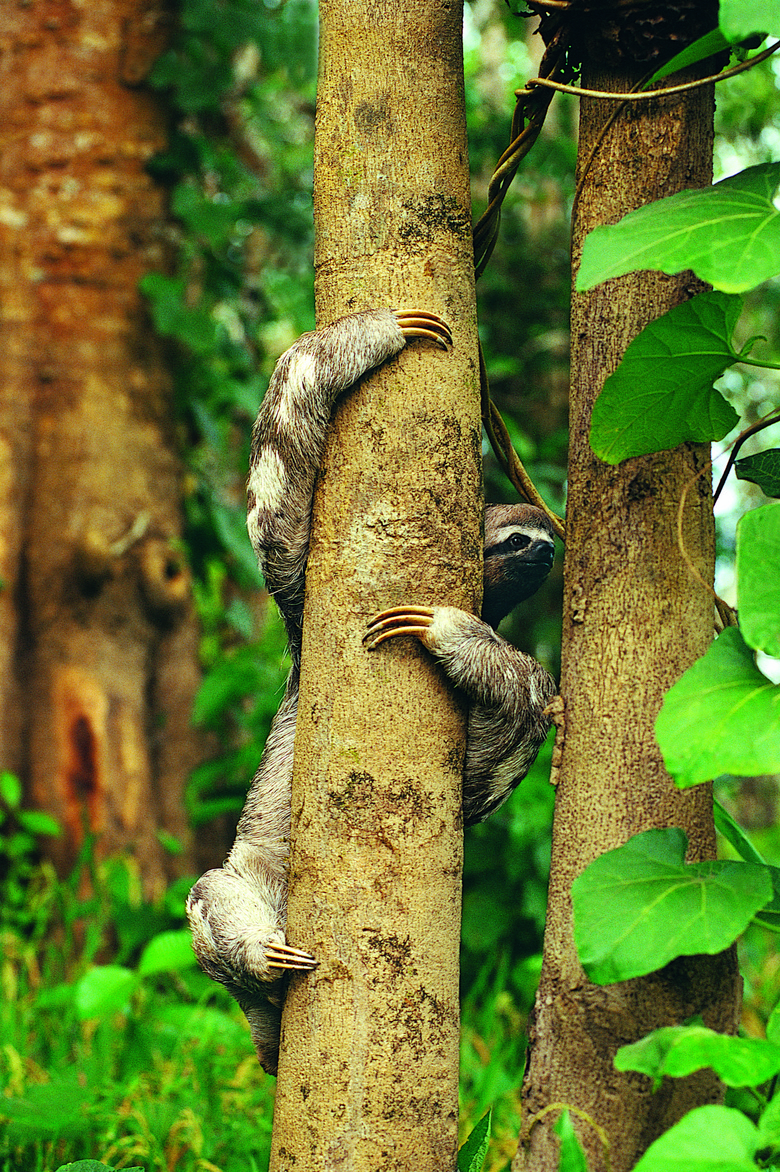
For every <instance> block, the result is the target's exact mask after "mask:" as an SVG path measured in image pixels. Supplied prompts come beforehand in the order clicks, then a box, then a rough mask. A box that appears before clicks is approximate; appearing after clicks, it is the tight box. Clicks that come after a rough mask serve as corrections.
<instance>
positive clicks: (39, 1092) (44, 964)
mask: <svg viewBox="0 0 780 1172" xmlns="http://www.w3.org/2000/svg"><path fill="white" fill-rule="evenodd" d="M87 876H88V877H89V884H90V886H91V888H92V891H91V894H90V895H89V896H88V897H83V896H80V895H79V891H80V890H81V889H82V888H83V887H84V886H85V880H86V878H87ZM46 882H47V887H48V891H47V898H46V899H45V901H44V900H40V901H39V906H38V910H37V923H36V934H35V936H32V937H31V936H30V934H29V933H28V932H24V931H16V930H12V929H11V928H5V929H4V930H3V932H2V960H1V961H0V982H1V983H2V988H3V997H2V998H0V1081H2V1084H3V1087H4V1095H3V1096H2V1097H1V1098H0V1168H1V1169H3V1170H4V1172H16V1170H17V1169H20V1168H24V1169H25V1172H28V1170H29V1172H48V1170H49V1169H51V1168H58V1167H59V1165H60V1164H62V1163H64V1162H66V1161H68V1160H71V1161H75V1162H76V1166H80V1164H81V1162H82V1161H85V1162H86V1164H85V1167H98V1166H102V1165H100V1164H98V1163H96V1162H95V1161H97V1160H103V1161H105V1163H106V1164H107V1165H109V1167H123V1168H126V1167H128V1166H129V1165H133V1166H138V1165H139V1162H140V1166H142V1167H143V1169H144V1172H152V1170H154V1169H159V1170H160V1172H163V1170H165V1169H168V1168H170V1167H173V1166H175V1167H176V1168H177V1169H179V1170H180V1172H199V1170H200V1169H202V1168H204V1167H207V1166H211V1167H219V1168H220V1169H221V1170H223V1172H239V1170H240V1172H244V1170H245V1169H246V1168H247V1166H249V1167H252V1161H253V1160H254V1166H255V1167H256V1168H261V1167H262V1166H263V1165H264V1164H265V1163H266V1162H267V1158H268V1151H269V1144H270V1127H271V1109H272V1100H273V1080H271V1079H269V1078H268V1077H267V1076H265V1075H264V1074H263V1072H262V1071H261V1070H260V1067H259V1066H258V1064H257V1062H256V1059H255V1057H254V1052H253V1050H252V1045H251V1040H250V1037H249V1031H248V1027H247V1025H246V1022H245V1020H244V1018H243V1015H242V1014H241V1013H240V1011H239V1010H238V1007H237V1006H235V1004H234V1003H233V1002H232V999H231V998H230V997H229V996H228V995H227V994H226V993H225V992H224V990H222V989H221V988H220V987H219V986H217V985H215V984H214V983H213V982H212V981H210V980H209V979H208V978H207V977H206V976H205V974H203V973H201V972H199V971H198V970H197V969H196V968H195V967H194V957H193V954H192V949H191V943H190V937H189V932H188V931H187V930H186V929H185V928H184V927H183V921H184V893H185V891H186V889H187V888H188V887H189V885H190V882H191V880H186V881H184V882H182V883H180V884H177V885H175V886H174V887H173V888H171V889H170V891H169V892H168V893H166V895H165V897H164V898H163V899H162V900H161V901H160V902H159V903H155V904H148V903H146V902H144V901H143V900H142V898H141V895H140V883H139V881H138V875H137V872H136V869H135V868H134V866H133V865H132V863H131V862H130V861H128V860H125V859H113V860H109V861H107V862H106V863H102V864H96V863H95V861H94V859H93V857H92V855H91V852H90V851H89V850H85V852H84V858H83V861H82V863H81V865H80V866H79V868H78V869H77V871H76V872H74V874H73V875H72V876H71V877H70V878H69V879H68V880H67V881H65V882H64V883H57V882H56V881H55V879H54V878H53V876H51V875H48V877H47V879H46ZM108 955H110V956H111V962H110V963H105V960H106V957H107V956H108ZM98 957H99V958H100V959H101V961H102V962H104V963H98V964H96V963H95V961H96V959H97V958H98Z"/></svg>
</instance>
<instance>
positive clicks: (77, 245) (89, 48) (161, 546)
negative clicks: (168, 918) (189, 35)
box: [0, 0, 197, 891]
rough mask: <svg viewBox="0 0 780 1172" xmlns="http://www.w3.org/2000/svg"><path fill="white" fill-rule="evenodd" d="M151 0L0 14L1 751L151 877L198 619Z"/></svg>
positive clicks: (66, 813)
mask: <svg viewBox="0 0 780 1172" xmlns="http://www.w3.org/2000/svg"><path fill="white" fill-rule="evenodd" d="M166 21H167V12H166V10H165V8H164V7H161V6H159V5H155V4H153V3H151V2H149V0H91V2H90V3H89V4H78V3H71V2H69V0H42V2H40V3H36V4H34V5H29V4H26V3H22V2H19V3H10V4H7V5H5V6H4V8H3V14H2V23H1V24H0V48H1V49H2V56H1V57H0V70H1V74H0V295H1V296H2V298H3V302H4V314H3V317H4V326H3V338H2V345H0V448H2V459H1V461H0V467H2V469H3V472H2V480H1V481H0V532H2V534H3V543H2V547H0V574H1V575H2V579H3V582H4V585H5V589H4V590H3V592H2V594H0V766H2V767H4V768H9V769H12V770H14V771H18V772H20V773H21V774H22V776H23V777H24V779H25V782H26V787H27V793H28V795H29V797H30V798H31V799H32V801H33V802H34V803H35V804H36V805H37V806H39V807H41V808H44V809H47V810H49V811H50V812H51V813H52V814H54V815H55V816H56V817H57V818H58V819H59V820H60V821H61V822H62V824H63V826H64V830H65V833H64V835H63V836H62V838H61V839H60V840H59V841H58V842H57V843H56V844H54V845H53V854H54V856H55V858H56V860H57V862H58V864H59V865H60V866H61V867H67V866H68V864H69V863H70V862H71V861H72V859H73V857H74V852H75V850H76V849H77V847H78V844H79V843H80V841H81V840H82V839H83V836H84V833H85V831H87V830H89V831H94V832H96V833H97V834H98V836H99V850H100V851H101V852H109V851H114V850H117V849H119V848H131V849H132V850H133V851H134V852H135V853H136V855H137V857H138V859H139V861H140V863H141V867H142V871H143V875H144V880H145V883H146V885H147V888H148V890H149V891H155V890H157V889H159V888H160V886H161V885H162V884H163V882H164V881H165V878H166V876H167V875H168V874H169V873H170V870H171V864H170V862H169V860H168V859H167V858H166V856H165V853H164V851H163V849H162V847H161V845H160V843H159V841H158V839H157V836H156V831H157V829H158V828H159V827H162V828H164V829H165V830H167V831H169V832H171V833H173V834H175V835H177V836H178V837H180V838H182V839H186V837H187V830H186V824H185V820H184V813H183V803H182V800H181V798H182V788H183V783H184V780H185V778H186V775H187V772H188V770H189V768H190V767H191V765H192V763H193V762H194V760H195V756H196V746H195V742H194V738H193V734H192V732H191V730H190V727H189V712H190V708H191V700H192V695H193V692H194V689H195V687H196V685H197V642H196V628H195V624H194V620H193V614H192V607H191V603H190V591H189V580H188V574H187V569H186V566H185V563H184V561H183V558H182V555H181V553H180V551H179V546H178V541H179V536H180V531H181V517H180V469H179V466H178V463H177V460H176V457H175V456H174V454H173V452H174V448H175V444H174V436H173V432H172V428H171V387H170V383H169V379H168V376H167V374H166V369H165V363H164V361H163V355H162V352H161V348H160V345H159V343H158V342H157V341H156V340H155V338H154V336H153V332H152V329H151V326H150V323H149V321H148V319H147V316H146V313H145V310H144V305H143V302H142V299H141V297H140V295H139V292H138V281H139V278H140V277H141V276H142V274H143V273H145V272H147V271H148V270H150V269H153V268H159V267H160V266H161V265H162V264H163V261H164V255H163V253H164V234H165V198H164V192H163V191H162V190H160V189H159V188H157V187H156V186H155V184H154V182H153V181H152V179H151V178H150V176H149V175H148V174H147V173H146V171H145V165H146V163H147V162H148V160H149V159H150V157H151V156H152V155H153V154H154V153H155V152H157V151H159V150H160V149H161V148H162V147H163V146H164V145H165V141H166V124H165V116H164V111H163V108H162V106H161V104H160V103H159V101H158V99H157V98H156V97H155V96H154V95H153V93H152V92H151V91H150V90H149V89H148V88H146V87H145V85H144V79H145V77H146V74H147V72H148V69H149V67H150V65H151V63H152V62H153V60H154V58H155V57H156V55H157V54H158V53H159V52H160V50H161V48H162V47H163V44H164V40H165V28H166Z"/></svg>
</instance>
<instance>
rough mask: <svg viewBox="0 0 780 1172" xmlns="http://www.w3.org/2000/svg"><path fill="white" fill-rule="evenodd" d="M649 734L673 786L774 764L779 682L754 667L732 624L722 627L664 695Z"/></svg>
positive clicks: (778, 747) (779, 756) (779, 726)
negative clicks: (773, 680) (700, 654)
mask: <svg viewBox="0 0 780 1172" xmlns="http://www.w3.org/2000/svg"><path fill="white" fill-rule="evenodd" d="M656 736H657V738H658V743H659V745H660V746H661V751H662V752H663V754H664V762H665V764H666V767H667V769H668V770H669V772H670V773H672V774H673V775H674V778H675V781H676V782H677V785H679V786H689V785H698V784H699V783H700V782H702V781H707V780H709V779H710V778H712V777H717V776H718V775H719V774H721V773H734V774H739V775H741V776H755V775H757V774H759V773H775V772H777V771H778V770H779V769H780V687H778V685H776V684H772V683H771V682H770V681H769V680H768V679H767V678H766V676H765V675H763V674H762V672H760V671H759V669H758V668H757V667H756V665H755V660H754V656H753V652H752V651H751V649H750V648H749V647H748V646H747V644H746V642H745V640H744V638H743V637H742V635H741V634H740V632H739V631H738V630H737V629H736V628H734V627H729V628H727V629H726V630H725V631H723V632H722V633H721V634H720V635H719V636H718V638H717V639H716V640H715V642H714V643H713V644H712V646H711V647H710V649H709V650H708V651H707V653H706V655H704V656H703V658H702V659H699V660H697V662H696V663H694V665H693V667H691V668H689V669H688V671H687V672H686V673H685V675H684V676H682V677H681V679H679V680H678V681H677V683H676V684H675V685H674V686H673V687H672V688H671V689H670V690H669V692H667V694H666V696H665V698H664V703H663V706H662V708H661V712H660V714H659V716H658V720H657V722H656Z"/></svg>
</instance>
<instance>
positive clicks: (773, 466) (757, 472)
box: [734, 448, 780, 497]
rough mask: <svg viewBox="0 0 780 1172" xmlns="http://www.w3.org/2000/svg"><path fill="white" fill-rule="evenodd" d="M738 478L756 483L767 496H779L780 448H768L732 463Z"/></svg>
mask: <svg viewBox="0 0 780 1172" xmlns="http://www.w3.org/2000/svg"><path fill="white" fill-rule="evenodd" d="M734 471H735V473H736V475H737V479H738V480H749V481H750V482H751V483H752V484H757V485H758V486H759V488H760V489H761V490H762V491H763V492H764V493H766V495H767V496H772V497H780V448H768V449H767V450H766V451H764V452H756V454H755V455H754V456H743V458H742V459H741V460H736V461H735V463H734Z"/></svg>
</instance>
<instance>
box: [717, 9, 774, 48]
mask: <svg viewBox="0 0 780 1172" xmlns="http://www.w3.org/2000/svg"><path fill="white" fill-rule="evenodd" d="M718 24H719V25H720V28H721V29H722V31H723V34H724V36H725V37H727V39H728V40H730V41H740V40H742V39H743V38H744V37H749V36H750V35H751V34H752V33H763V34H766V33H772V34H773V35H774V36H776V35H777V34H778V33H780V5H779V4H778V3H777V0H720V8H719V12H718Z"/></svg>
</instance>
